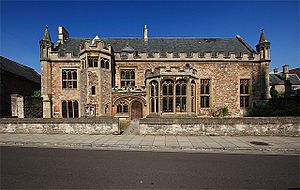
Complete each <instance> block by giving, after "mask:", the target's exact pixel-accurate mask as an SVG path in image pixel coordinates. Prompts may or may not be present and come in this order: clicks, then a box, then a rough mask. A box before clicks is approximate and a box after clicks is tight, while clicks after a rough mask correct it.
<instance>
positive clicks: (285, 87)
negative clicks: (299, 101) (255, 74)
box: [270, 65, 300, 97]
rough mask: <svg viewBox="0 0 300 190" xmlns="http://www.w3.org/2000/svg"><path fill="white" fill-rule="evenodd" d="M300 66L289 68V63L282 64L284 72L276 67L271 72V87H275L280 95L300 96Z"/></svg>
mask: <svg viewBox="0 0 300 190" xmlns="http://www.w3.org/2000/svg"><path fill="white" fill-rule="evenodd" d="M297 73H299V68H298V69H292V70H289V68H288V65H283V66H282V72H279V71H278V68H274V70H273V73H271V74H270V88H274V89H275V90H276V91H277V93H278V96H279V97H289V96H299V95H300V78H299V75H298V74H297Z"/></svg>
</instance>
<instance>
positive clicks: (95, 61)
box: [88, 56, 98, 67]
mask: <svg viewBox="0 0 300 190" xmlns="http://www.w3.org/2000/svg"><path fill="white" fill-rule="evenodd" d="M88 65H89V67H98V57H96V56H89V57H88Z"/></svg>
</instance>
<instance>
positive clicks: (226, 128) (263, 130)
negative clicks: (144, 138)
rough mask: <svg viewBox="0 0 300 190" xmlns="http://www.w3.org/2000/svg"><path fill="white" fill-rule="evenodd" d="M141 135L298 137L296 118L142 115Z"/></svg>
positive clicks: (299, 122) (298, 130) (299, 124)
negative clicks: (157, 116)
mask: <svg viewBox="0 0 300 190" xmlns="http://www.w3.org/2000/svg"><path fill="white" fill-rule="evenodd" d="M139 124H140V125H139V133H140V134H141V135H145V134H147V135H149V134H152V135H212V136H215V135H216V136H224V135H229V136H253V135H254V136H299V135H300V118H299V117H281V118H278V117H276V118H272V117H270V118H247V117H245V118H143V119H140V121H139Z"/></svg>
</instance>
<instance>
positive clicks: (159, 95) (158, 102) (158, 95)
mask: <svg viewBox="0 0 300 190" xmlns="http://www.w3.org/2000/svg"><path fill="white" fill-rule="evenodd" d="M160 82H161V80H160V78H159V79H157V85H158V90H157V104H158V106H157V107H158V110H156V111H157V113H160V112H161V108H160V106H161V104H160V103H161V102H160V99H161V94H160V90H161V84H160ZM155 109H156V105H155Z"/></svg>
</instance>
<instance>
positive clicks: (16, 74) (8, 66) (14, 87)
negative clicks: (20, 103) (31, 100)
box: [0, 56, 41, 117]
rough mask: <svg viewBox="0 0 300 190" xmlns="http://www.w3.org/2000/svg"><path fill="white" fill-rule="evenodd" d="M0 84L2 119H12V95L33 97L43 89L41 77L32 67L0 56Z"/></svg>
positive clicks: (0, 111) (0, 114)
mask: <svg viewBox="0 0 300 190" xmlns="http://www.w3.org/2000/svg"><path fill="white" fill-rule="evenodd" d="M0 84H1V88H0V94H1V98H0V101H1V102H0V117H10V116H11V97H10V95H11V94H19V95H22V96H32V95H33V93H34V91H36V90H40V89H41V76H40V74H38V73H37V72H36V71H35V70H33V69H32V68H30V67H27V66H25V65H22V64H19V63H17V62H15V61H12V60H10V59H7V58H5V57H3V56H0Z"/></svg>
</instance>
